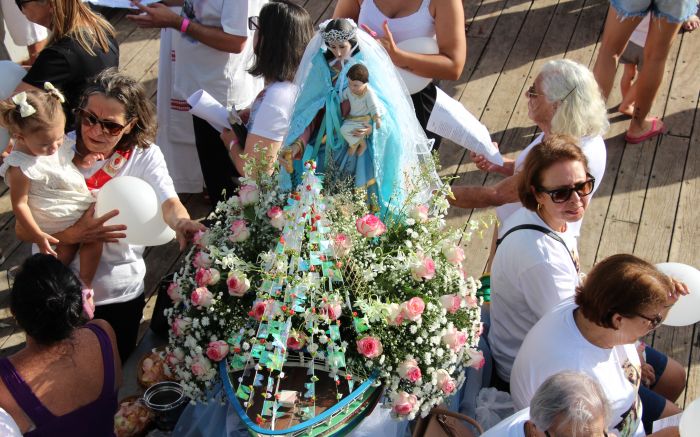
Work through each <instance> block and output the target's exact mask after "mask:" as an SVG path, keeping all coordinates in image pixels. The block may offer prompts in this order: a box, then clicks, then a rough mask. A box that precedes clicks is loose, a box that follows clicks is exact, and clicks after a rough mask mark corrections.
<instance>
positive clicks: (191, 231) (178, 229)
mask: <svg viewBox="0 0 700 437" xmlns="http://www.w3.org/2000/svg"><path fill="white" fill-rule="evenodd" d="M174 229H175V238H177V241H178V243H180V251H183V250H185V248H186V247H187V243H189V242H190V241H192V237H194V235H195V234H196V233H197V232H199V231H206V230H207V227H206V226H204V225H203V224H201V223H199V222H196V221H194V220H190V219H185V218H181V219H178V220H177V222H176V223H175V228H174Z"/></svg>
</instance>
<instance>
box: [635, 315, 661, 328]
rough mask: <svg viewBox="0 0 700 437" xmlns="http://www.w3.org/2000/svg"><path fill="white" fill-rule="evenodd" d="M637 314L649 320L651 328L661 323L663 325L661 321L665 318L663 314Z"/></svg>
mask: <svg viewBox="0 0 700 437" xmlns="http://www.w3.org/2000/svg"><path fill="white" fill-rule="evenodd" d="M635 316H637V317H641V318H642V319H644V320H646V321H647V322H649V324H650V325H651V330H654V329H656V328H658V327H659V325H661V322H663V321H664V318H663V316H662V315H661V314H657V315H655V316H654V317H647V316H645V315H644V314H639V313H637V314H635Z"/></svg>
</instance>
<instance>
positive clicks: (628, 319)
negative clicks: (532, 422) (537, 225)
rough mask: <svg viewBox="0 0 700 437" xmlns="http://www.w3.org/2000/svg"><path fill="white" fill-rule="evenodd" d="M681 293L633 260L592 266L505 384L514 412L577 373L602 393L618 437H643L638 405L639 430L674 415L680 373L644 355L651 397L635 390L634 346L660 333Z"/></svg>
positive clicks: (533, 333)
mask: <svg viewBox="0 0 700 437" xmlns="http://www.w3.org/2000/svg"><path fill="white" fill-rule="evenodd" d="M679 293H680V294H685V293H687V289H686V288H685V286H684V285H683V284H681V283H678V282H675V281H673V280H671V279H670V278H669V277H668V276H666V275H665V274H663V273H661V272H660V271H659V270H657V269H656V268H655V267H654V266H653V265H651V264H649V263H648V262H646V261H643V260H641V259H639V258H637V257H635V256H633V255H614V256H611V257H609V258H606V259H604V260H603V261H601V262H600V263H598V264H597V265H596V266H595V267H594V268H593V270H591V272H590V273H589V274H588V276H587V278H586V280H585V282H584V283H583V285H582V286H580V287H579V288H578V289H577V294H576V298H575V302H574V301H567V302H564V303H562V304H561V305H559V306H558V307H556V308H555V309H554V310H552V311H551V312H550V313H548V314H547V315H545V316H544V317H543V318H542V319H541V320H540V321H539V322H537V324H536V325H535V326H534V327H533V328H532V329H531V330H530V332H529V333H528V335H527V337H525V341H524V342H523V344H522V347H521V348H520V352H519V353H518V357H517V358H516V359H515V363H514V364H513V372H512V373H511V379H510V383H511V393H512V395H513V402H514V404H515V407H516V408H523V407H525V406H527V405H528V404H529V403H530V400H531V398H532V396H533V394H534V393H535V390H536V389H537V387H539V385H540V384H541V383H542V382H543V381H544V380H545V379H547V378H548V377H549V376H551V375H553V374H555V373H558V372H560V371H562V370H576V371H581V372H585V373H587V374H589V375H590V376H592V377H593V378H594V379H596V380H597V381H598V382H599V383H600V384H601V385H602V386H603V389H604V391H605V394H606V396H607V398H608V400H609V401H610V405H611V408H612V416H611V417H612V418H611V420H610V421H609V422H608V428H609V430H610V431H614V432H615V433H617V435H619V436H620V437H625V436H641V435H644V427H643V426H642V411H641V408H642V402H643V403H644V409H643V412H644V423H645V424H649V425H650V424H651V423H652V422H653V421H654V420H656V419H658V418H660V417H667V416H670V415H673V414H677V413H679V412H680V410H679V408H678V407H677V406H676V405H675V404H673V403H672V402H671V401H675V398H676V397H677V396H678V395H679V394H680V393H681V391H682V390H683V388H684V386H685V372H684V369H683V367H682V366H681V365H680V364H678V363H677V362H675V361H673V360H669V359H667V358H666V357H665V356H663V355H661V354H660V353H658V352H656V351H654V350H653V349H651V348H647V350H646V359H647V363H648V364H650V365H651V366H653V367H654V368H655V369H654V370H655V371H656V372H657V374H659V377H658V378H657V381H656V386H655V387H654V388H653V390H654V391H651V390H648V389H647V388H645V387H643V386H641V384H642V380H643V373H642V372H643V368H642V363H641V362H640V354H639V353H638V352H637V349H636V348H635V345H634V343H635V341H636V340H637V339H639V338H640V337H643V336H644V335H646V334H648V333H649V332H650V331H652V330H653V329H655V328H656V327H657V326H659V324H660V323H661V322H662V321H663V320H664V318H665V317H666V315H667V314H668V311H669V308H670V307H671V305H673V303H674V302H675V301H676V299H677V298H678V294H679ZM657 392H658V393H664V394H667V395H668V394H670V396H669V397H670V398H671V400H667V399H664V397H663V396H661V395H659V394H658V393H657ZM645 398H646V399H645ZM649 431H651V430H649Z"/></svg>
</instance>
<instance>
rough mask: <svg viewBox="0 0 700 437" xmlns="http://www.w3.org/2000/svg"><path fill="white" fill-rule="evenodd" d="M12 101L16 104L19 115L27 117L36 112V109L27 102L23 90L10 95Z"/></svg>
mask: <svg viewBox="0 0 700 437" xmlns="http://www.w3.org/2000/svg"><path fill="white" fill-rule="evenodd" d="M12 103H14V104H15V105H17V109H18V110H19V115H21V116H22V118H26V117H29V116H30V115H32V114H34V113H35V112H36V109H34V107H33V106H32V105H30V104H29V103H28V102H27V93H26V92H24V91H22V92H21V93H19V94H15V95H14V96H12Z"/></svg>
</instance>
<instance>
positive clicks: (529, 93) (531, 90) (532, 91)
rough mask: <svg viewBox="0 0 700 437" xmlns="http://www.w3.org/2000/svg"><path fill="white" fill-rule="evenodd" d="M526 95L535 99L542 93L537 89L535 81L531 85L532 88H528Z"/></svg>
mask: <svg viewBox="0 0 700 437" xmlns="http://www.w3.org/2000/svg"><path fill="white" fill-rule="evenodd" d="M525 96H527V97H528V98H530V99H534V98H535V97H539V96H540V93H538V92H537V91H536V90H535V84H534V83H533V84H532V85H531V86H530V88H528V89H527V91H525Z"/></svg>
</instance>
